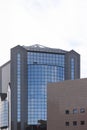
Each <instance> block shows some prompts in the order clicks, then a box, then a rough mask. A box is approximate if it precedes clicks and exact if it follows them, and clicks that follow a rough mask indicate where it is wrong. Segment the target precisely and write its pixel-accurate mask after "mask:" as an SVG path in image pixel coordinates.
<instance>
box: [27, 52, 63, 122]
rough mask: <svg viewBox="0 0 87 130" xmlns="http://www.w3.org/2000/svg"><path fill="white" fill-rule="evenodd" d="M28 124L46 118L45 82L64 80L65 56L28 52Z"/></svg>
mask: <svg viewBox="0 0 87 130" xmlns="http://www.w3.org/2000/svg"><path fill="white" fill-rule="evenodd" d="M27 63H28V124H33V125H34V124H38V120H47V83H48V82H57V81H62V80H64V67H65V64H64V63H65V56H64V55H62V54H49V53H38V52H37V53H36V52H28V60H27Z"/></svg>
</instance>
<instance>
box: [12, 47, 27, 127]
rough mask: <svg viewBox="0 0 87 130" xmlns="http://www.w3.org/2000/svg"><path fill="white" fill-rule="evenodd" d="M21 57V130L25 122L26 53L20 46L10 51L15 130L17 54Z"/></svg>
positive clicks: (14, 125) (15, 125) (14, 124)
mask: <svg viewBox="0 0 87 130" xmlns="http://www.w3.org/2000/svg"><path fill="white" fill-rule="evenodd" d="M18 53H20V55H21V59H20V62H21V130H22V129H23V128H24V125H25V123H26V122H27V106H28V105H27V103H28V102H27V99H28V97H27V51H26V49H24V48H23V47H21V46H16V47H15V48H12V49H11V91H12V124H13V126H12V128H14V129H17V54H18Z"/></svg>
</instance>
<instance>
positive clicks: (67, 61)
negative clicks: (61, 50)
mask: <svg viewBox="0 0 87 130" xmlns="http://www.w3.org/2000/svg"><path fill="white" fill-rule="evenodd" d="M71 58H74V60H75V66H74V67H75V71H74V72H75V74H74V76H75V79H79V78H80V55H79V54H78V53H76V52H75V51H74V50H71V51H70V52H67V53H66V54H65V79H66V80H67V79H71V63H70V61H71Z"/></svg>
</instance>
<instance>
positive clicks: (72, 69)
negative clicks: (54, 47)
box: [71, 58, 75, 80]
mask: <svg viewBox="0 0 87 130" xmlns="http://www.w3.org/2000/svg"><path fill="white" fill-rule="evenodd" d="M74 79H75V60H74V58H71V80H74Z"/></svg>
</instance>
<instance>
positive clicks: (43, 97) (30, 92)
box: [0, 44, 80, 130]
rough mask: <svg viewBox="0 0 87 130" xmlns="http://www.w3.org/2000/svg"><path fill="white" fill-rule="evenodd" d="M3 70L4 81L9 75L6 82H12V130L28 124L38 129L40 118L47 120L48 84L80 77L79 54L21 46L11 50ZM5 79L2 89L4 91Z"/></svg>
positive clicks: (23, 129)
mask: <svg viewBox="0 0 87 130" xmlns="http://www.w3.org/2000/svg"><path fill="white" fill-rule="evenodd" d="M9 67H10V68H11V72H10V73H9ZM6 68H7V69H6ZM6 70H7V71H6ZM0 72H1V73H0V79H1V80H2V79H3V77H4V76H5V78H6V76H7V78H6V83H5V84H7V81H8V82H9V80H10V82H11V95H12V96H11V126H12V128H11V130H25V129H26V127H27V126H28V127H27V128H28V129H29V130H34V129H35V130H36V127H38V125H39V122H40V120H47V83H48V82H58V81H63V80H67V79H71V80H73V79H78V78H80V55H79V54H78V53H77V52H75V51H74V50H71V51H66V50H61V49H54V48H48V47H44V46H41V45H37V44H36V45H33V46H29V47H26V46H19V45H18V46H16V47H14V48H12V49H11V60H10V62H8V64H6V66H5V65H4V66H2V67H1V68H0ZM9 77H11V79H10V78H9ZM3 82H5V81H4V80H3V81H2V82H1V84H0V91H1V92H2V90H3V93H4V91H5V90H6V88H3V87H6V86H5V84H4V83H3Z"/></svg>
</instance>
